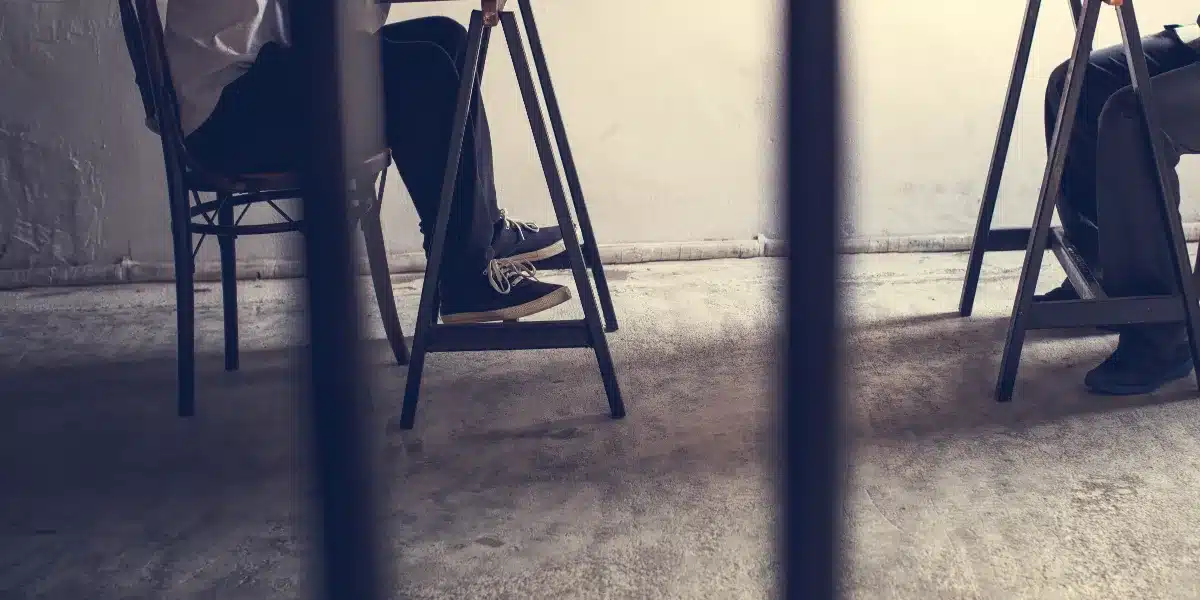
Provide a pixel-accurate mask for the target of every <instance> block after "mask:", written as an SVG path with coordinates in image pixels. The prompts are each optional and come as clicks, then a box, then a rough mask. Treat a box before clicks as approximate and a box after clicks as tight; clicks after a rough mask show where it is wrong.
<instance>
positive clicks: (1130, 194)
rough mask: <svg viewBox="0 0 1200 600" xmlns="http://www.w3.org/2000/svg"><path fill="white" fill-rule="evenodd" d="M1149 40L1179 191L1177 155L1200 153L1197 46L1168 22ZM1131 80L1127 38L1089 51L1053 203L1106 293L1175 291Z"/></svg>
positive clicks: (1049, 130)
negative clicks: (1125, 45)
mask: <svg viewBox="0 0 1200 600" xmlns="http://www.w3.org/2000/svg"><path fill="white" fill-rule="evenodd" d="M1143 47H1144V49H1145V53H1146V63H1147V66H1148V67H1149V71H1150V76H1151V80H1150V81H1151V91H1152V94H1153V97H1154V99H1155V102H1156V104H1157V107H1156V108H1157V110H1158V117H1159V124H1160V126H1161V127H1162V131H1161V132H1160V133H1161V135H1162V136H1163V138H1164V141H1165V144H1164V146H1165V148H1166V156H1165V157H1164V158H1165V159H1166V163H1167V167H1168V169H1167V173H1166V174H1165V175H1166V179H1167V184H1168V185H1169V186H1170V187H1171V188H1172V189H1173V191H1174V192H1175V195H1176V198H1178V194H1179V177H1178V175H1177V174H1176V173H1175V167H1176V165H1178V164H1179V159H1180V156H1181V155H1183V154H1195V153H1200V63H1198V62H1197V59H1198V55H1197V52H1196V51H1195V50H1194V49H1192V48H1191V47H1189V46H1187V45H1184V44H1183V43H1182V42H1180V41H1179V38H1178V37H1176V36H1175V34H1174V33H1172V32H1170V31H1163V32H1161V33H1158V34H1155V35H1152V36H1148V37H1147V38H1145V39H1144V40H1143ZM1066 69H1067V67H1066V63H1064V64H1062V65H1060V66H1059V67H1058V68H1056V69H1055V70H1054V72H1053V74H1052V75H1051V76H1050V82H1049V85H1048V86H1047V90H1046V139H1047V145H1048V144H1049V139H1050V136H1051V135H1052V134H1053V129H1054V120H1055V118H1056V116H1057V111H1058V106H1059V102H1060V100H1061V98H1062V96H1063V93H1064V84H1065V82H1066ZM1131 83H1132V77H1131V76H1130V73H1129V67H1128V66H1127V65H1126V62H1125V55H1124V49H1123V47H1122V46H1114V47H1110V48H1104V49H1102V50H1097V51H1095V52H1093V53H1092V55H1091V57H1090V58H1089V59H1088V66H1087V71H1086V74H1085V77H1084V83H1083V86H1084V87H1083V93H1082V96H1081V98H1080V103H1079V109H1078V111H1079V112H1078V114H1077V120H1076V122H1075V127H1074V131H1073V134H1072V136H1071V139H1070V141H1069V144H1068V154H1067V160H1066V169H1065V171H1064V175H1063V184H1062V190H1061V194H1060V196H1059V202H1058V207H1057V208H1058V213H1059V218H1060V219H1061V220H1062V222H1063V227H1064V228H1065V229H1066V231H1067V234H1068V237H1070V238H1071V239H1072V241H1073V242H1074V243H1075V244H1076V245H1077V246H1078V247H1079V249H1080V251H1081V252H1082V253H1083V254H1084V258H1086V259H1087V260H1088V261H1089V262H1090V263H1091V264H1093V265H1095V264H1099V266H1100V271H1101V277H1102V280H1103V286H1104V291H1105V292H1106V293H1107V294H1108V295H1110V296H1118V297H1119V296H1140V295H1156V294H1170V293H1174V292H1175V291H1176V285H1175V276H1174V269H1173V267H1172V266H1171V259H1170V254H1169V246H1168V244H1169V240H1168V238H1167V237H1166V235H1165V233H1164V231H1163V228H1162V221H1161V218H1160V216H1159V212H1158V204H1157V203H1158V196H1157V187H1156V182H1155V178H1156V177H1157V175H1156V173H1155V167H1154V162H1153V158H1152V156H1151V155H1150V152H1149V148H1148V146H1147V144H1146V143H1145V141H1144V140H1145V138H1144V133H1143V128H1142V121H1141V114H1140V112H1139V107H1138V100H1137V96H1136V95H1135V94H1134V92H1133V88H1132V87H1131ZM1126 333H1127V334H1128V335H1131V336H1135V337H1140V338H1145V339H1146V340H1147V341H1149V342H1151V343H1152V344H1154V345H1156V346H1160V347H1162V346H1165V345H1167V344H1172V343H1174V342H1176V341H1178V340H1179V339H1182V336H1183V326H1182V325H1155V326H1137V327H1133V328H1130V329H1129V330H1127V332H1126Z"/></svg>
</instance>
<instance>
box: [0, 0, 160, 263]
mask: <svg viewBox="0 0 1200 600" xmlns="http://www.w3.org/2000/svg"><path fill="white" fill-rule="evenodd" d="M118 26H119V21H118V20H117V18H116V3H115V2H106V1H86V0H62V1H45V0H43V1H39V2H25V1H20V2H18V1H6V2H0V81H3V82H4V84H3V87H4V92H3V93H0V246H2V247H3V252H2V255H0V268H5V269H13V268H30V267H43V266H65V265H79V264H89V263H105V262H113V261H115V260H117V259H118V258H120V257H121V256H123V255H125V254H128V253H129V252H131V251H135V249H136V248H137V247H139V246H140V247H143V248H150V247H153V246H154V245H155V243H156V242H158V240H157V239H156V236H154V235H152V234H151V232H153V231H155V228H154V227H153V223H155V222H161V221H160V220H159V219H161V216H162V215H163V214H164V213H165V206H164V207H162V210H156V208H157V207H155V206H154V204H155V203H154V202H153V201H152V200H151V199H152V198H154V197H155V195H154V194H155V192H156V190H157V189H161V174H155V172H154V170H153V169H148V168H146V167H147V166H153V165H154V164H155V163H154V160H155V153H154V150H155V142H154V140H153V139H152V138H150V137H149V136H146V135H137V134H134V135H131V132H133V131H134V130H133V129H132V127H131V125H132V124H134V123H136V122H137V120H136V119H137V116H138V112H136V111H140V108H138V104H137V100H136V95H135V93H134V91H133V90H132V89H130V88H129V86H127V85H125V84H126V82H127V81H129V80H128V79H127V78H128V77H129V72H130V67H129V66H128V59H127V58H125V55H124V54H123V47H122V45H121V44H122V43H123V42H122V41H121V38H120V30H119V28H118ZM130 216H136V217H138V218H129V217H130ZM135 240H136V242H135Z"/></svg>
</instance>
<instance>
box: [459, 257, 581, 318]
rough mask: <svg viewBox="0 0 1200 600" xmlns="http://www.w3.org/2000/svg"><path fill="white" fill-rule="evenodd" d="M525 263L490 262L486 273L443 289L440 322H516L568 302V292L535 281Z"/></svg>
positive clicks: (532, 273) (556, 286)
mask: <svg viewBox="0 0 1200 600" xmlns="http://www.w3.org/2000/svg"><path fill="white" fill-rule="evenodd" d="M536 273H537V270H536V269H534V268H533V267H532V266H530V265H529V264H528V263H521V262H516V261H511V260H493V261H491V262H490V263H489V264H488V268H487V271H486V272H484V273H482V274H480V276H479V277H478V278H473V279H472V280H471V281H468V282H461V283H451V284H449V285H445V286H444V290H445V293H444V294H443V298H442V322H443V323H446V324H454V323H487V322H489V321H515V320H517V319H521V318H524V317H528V316H530V315H534V314H537V313H540V312H542V311H544V310H548V309H551V308H554V307H555V306H558V305H559V304H562V303H563V302H566V301H567V300H570V299H571V290H570V289H568V288H566V287H563V286H561V285H556V284H553V283H545V282H542V281H538V280H537V279H536V278H535V275H536Z"/></svg>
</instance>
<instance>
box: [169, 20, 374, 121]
mask: <svg viewBox="0 0 1200 600" xmlns="http://www.w3.org/2000/svg"><path fill="white" fill-rule="evenodd" d="M288 1H289V0H159V5H160V7H161V5H162V3H163V2H166V4H167V9H166V11H165V18H164V21H165V25H164V32H163V41H164V43H165V45H166V49H167V60H168V61H169V63H170V65H171V76H172V79H173V81H174V83H175V94H176V96H177V97H178V99H179V113H180V121H181V125H182V126H183V134H184V135H188V134H190V133H192V132H193V131H195V130H196V128H198V127H200V125H201V124H203V123H204V121H205V120H206V119H208V117H209V115H211V114H212V112H213V109H215V108H216V107H217V101H218V100H220V98H221V91H222V90H224V89H225V86H227V85H229V84H231V83H233V82H234V80H236V79H237V78H238V77H241V76H242V74H243V73H245V72H246V71H247V70H249V69H250V65H252V64H254V60H255V58H257V57H258V52H259V50H261V49H262V47H263V46H264V45H266V44H267V43H269V42H275V43H277V44H280V45H282V46H289V45H291V37H290V35H289V33H288V30H287V24H288V22H287V3H288ZM363 1H364V9H366V10H364V12H363V21H364V22H363V24H362V25H363V27H362V28H363V29H364V30H366V31H371V32H375V31H378V30H379V28H380V27H382V26H383V24H384V23H385V22H386V21H387V13H388V8H389V6H388V5H386V4H383V5H376V4H375V2H374V0H363ZM160 10H161V8H160Z"/></svg>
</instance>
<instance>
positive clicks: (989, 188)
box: [958, 0, 1042, 317]
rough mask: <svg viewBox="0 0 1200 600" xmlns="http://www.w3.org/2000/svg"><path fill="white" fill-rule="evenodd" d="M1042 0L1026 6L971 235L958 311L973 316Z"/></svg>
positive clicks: (960, 313) (1034, 0)
mask: <svg viewBox="0 0 1200 600" xmlns="http://www.w3.org/2000/svg"><path fill="white" fill-rule="evenodd" d="M1041 6H1042V0H1028V2H1027V3H1026V5H1025V20H1024V22H1023V24H1022V25H1021V37H1020V40H1019V41H1018V42H1017V54H1016V56H1015V57H1014V58H1013V66H1012V72H1011V74H1010V75H1009V77H1008V93H1007V94H1006V95H1005V97H1004V110H1003V111H1002V112H1001V115H1000V129H999V130H998V131H997V132H996V143H995V146H993V148H992V162H991V165H990V166H989V167H988V174H987V182H986V183H985V184H984V188H983V201H982V202H980V204H979V217H978V220H976V222H975V237H973V238H971V253H970V256H969V258H968V259H967V274H966V278H965V279H964V281H963V288H962V296H961V297H960V298H959V301H958V314H959V315H960V316H963V317H969V316H971V312H972V311H973V310H974V309H975V292H976V290H977V289H978V288H979V274H980V272H981V271H982V270H983V256H984V253H986V252H987V251H988V241H989V236H990V234H991V231H992V217H993V216H994V215H995V213H996V198H997V196H998V195H999V193H1000V181H1001V179H1002V178H1003V176H1004V163H1005V161H1006V160H1007V159H1008V148H1009V144H1010V142H1011V141H1012V132H1013V125H1014V124H1015V123H1016V121H1017V107H1018V105H1019V104H1020V101H1021V87H1022V85H1023V84H1024V82H1025V71H1026V69H1027V68H1028V66H1029V53H1030V49H1031V48H1032V47H1033V34H1034V30H1035V29H1036V28H1037V19H1038V13H1039V12H1040V9H1041Z"/></svg>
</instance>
